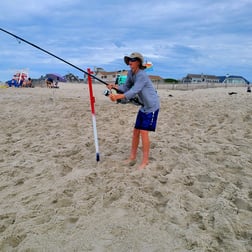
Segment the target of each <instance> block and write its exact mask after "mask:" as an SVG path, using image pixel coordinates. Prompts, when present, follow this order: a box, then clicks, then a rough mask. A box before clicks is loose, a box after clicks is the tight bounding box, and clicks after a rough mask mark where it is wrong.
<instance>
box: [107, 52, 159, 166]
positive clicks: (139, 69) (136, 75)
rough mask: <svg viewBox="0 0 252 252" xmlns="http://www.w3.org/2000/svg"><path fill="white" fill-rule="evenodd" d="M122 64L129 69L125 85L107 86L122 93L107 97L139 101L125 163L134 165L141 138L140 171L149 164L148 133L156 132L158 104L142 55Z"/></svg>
mask: <svg viewBox="0 0 252 252" xmlns="http://www.w3.org/2000/svg"><path fill="white" fill-rule="evenodd" d="M124 62H125V63H126V65H129V67H130V70H129V71H128V75H127V79H126V83H125V84H124V85H120V86H118V85H115V84H109V85H108V88H109V89H112V88H114V89H117V90H118V91H120V92H122V93H120V94H114V93H111V94H110V95H109V97H110V99H111V101H117V100H120V99H127V100H130V99H132V98H134V97H135V96H136V95H138V97H139V100H140V101H141V104H142V105H141V107H140V109H139V111H138V114H137V117H136V122H135V126H134V129H133V137H132V144H131V152H130V156H129V158H128V159H127V160H126V161H125V163H126V164H129V165H134V164H135V163H136V156H137V149H138V145H139V141H140V138H141V141H142V151H143V157H142V161H141V163H140V166H139V167H138V169H139V170H142V169H144V168H145V167H146V165H147V164H148V163H149V152H150V141H149V131H155V130H156V124H157V118H158V113H159V108H160V102H159V97H158V94H157V92H156V90H155V88H154V86H153V84H152V82H151V80H150V78H149V76H148V75H147V74H146V72H145V71H144V69H145V66H144V65H143V63H144V58H143V56H142V54H140V53H138V52H133V53H132V54H131V55H130V56H125V57H124Z"/></svg>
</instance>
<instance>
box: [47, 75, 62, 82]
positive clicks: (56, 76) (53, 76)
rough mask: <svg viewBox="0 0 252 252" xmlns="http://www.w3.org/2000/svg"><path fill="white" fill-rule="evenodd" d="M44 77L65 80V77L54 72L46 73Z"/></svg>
mask: <svg viewBox="0 0 252 252" xmlns="http://www.w3.org/2000/svg"><path fill="white" fill-rule="evenodd" d="M46 78H51V79H53V80H54V81H60V82H66V79H65V77H63V76H61V75H59V74H56V73H50V74H47V75H46Z"/></svg>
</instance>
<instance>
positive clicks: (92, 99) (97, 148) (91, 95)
mask: <svg viewBox="0 0 252 252" xmlns="http://www.w3.org/2000/svg"><path fill="white" fill-rule="evenodd" d="M0 30H1V31H3V32H5V33H7V34H9V35H11V36H13V37H15V38H16V39H18V40H21V41H23V42H25V43H27V44H29V45H31V46H33V47H35V48H37V49H39V50H41V51H43V52H45V53H47V54H49V55H51V56H53V57H54V58H56V59H58V60H61V61H63V62H64V63H66V64H68V65H70V66H72V67H74V68H76V69H78V70H79V71H81V72H83V73H85V74H87V76H88V82H89V96H90V106H91V113H92V121H93V131H94V142H95V149H96V161H97V162H99V161H100V154H99V144H98V135H97V129H96V117H95V107H94V103H95V98H94V96H93V89H92V79H91V77H92V78H94V79H96V80H98V81H100V82H102V83H103V84H105V85H108V84H107V83H106V82H104V81H102V80H100V79H99V78H97V77H96V76H94V75H92V74H91V70H90V69H88V72H86V71H84V70H83V69H81V68H79V67H77V66H75V65H73V64H72V63H70V62H68V61H66V60H64V59H62V58H60V57H58V56H56V55H55V54H53V53H51V52H48V51H47V50H45V49H43V48H41V47H39V46H37V45H35V44H33V43H31V42H29V41H27V40H25V39H23V38H21V37H19V36H17V35H15V34H13V33H11V32H8V31H6V30H4V29H2V28H0Z"/></svg>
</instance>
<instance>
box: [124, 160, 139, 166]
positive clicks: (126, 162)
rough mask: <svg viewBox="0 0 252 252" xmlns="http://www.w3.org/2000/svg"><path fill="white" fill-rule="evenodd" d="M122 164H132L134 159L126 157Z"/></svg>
mask: <svg viewBox="0 0 252 252" xmlns="http://www.w3.org/2000/svg"><path fill="white" fill-rule="evenodd" d="M123 164H124V165H128V166H133V165H135V164H136V160H135V159H126V160H124V161H123Z"/></svg>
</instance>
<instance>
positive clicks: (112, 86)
mask: <svg viewBox="0 0 252 252" xmlns="http://www.w3.org/2000/svg"><path fill="white" fill-rule="evenodd" d="M107 88H108V89H109V90H111V89H112V88H114V89H118V85H116V84H108V85H107Z"/></svg>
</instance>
